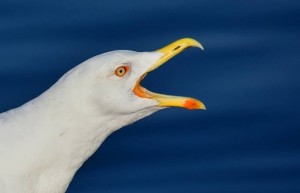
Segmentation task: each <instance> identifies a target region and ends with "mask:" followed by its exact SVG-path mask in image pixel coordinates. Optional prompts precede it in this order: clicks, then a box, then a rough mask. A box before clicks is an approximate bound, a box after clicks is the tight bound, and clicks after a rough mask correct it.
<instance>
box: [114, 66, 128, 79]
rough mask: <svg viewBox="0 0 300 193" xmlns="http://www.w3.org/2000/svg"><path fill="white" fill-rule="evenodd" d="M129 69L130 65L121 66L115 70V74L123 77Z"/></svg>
mask: <svg viewBox="0 0 300 193" xmlns="http://www.w3.org/2000/svg"><path fill="white" fill-rule="evenodd" d="M128 71H129V67H128V66H119V67H118V68H116V70H115V75H116V76H118V77H123V76H124V75H125V74H126V73H127V72H128Z"/></svg>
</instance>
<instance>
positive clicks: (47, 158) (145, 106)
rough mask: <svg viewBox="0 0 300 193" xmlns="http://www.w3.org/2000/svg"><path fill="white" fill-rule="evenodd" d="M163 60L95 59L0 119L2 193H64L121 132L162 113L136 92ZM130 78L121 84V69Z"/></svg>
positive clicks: (140, 56)
mask: <svg viewBox="0 0 300 193" xmlns="http://www.w3.org/2000/svg"><path fill="white" fill-rule="evenodd" d="M159 57H160V54H158V53H157V52H132V51H114V52H109V53H106V54H102V55H98V56H96V57H93V58H91V59H89V60H87V61H85V62H83V63H82V64H80V65H78V66H77V67H75V68H74V69H72V70H70V71H69V72H68V73H66V74H65V75H64V76H63V77H62V78H61V79H60V80H59V81H58V82H57V83H56V84H55V85H53V86H52V87H51V88H50V89H49V90H47V91H46V92H44V93H43V94H42V95H40V96H39V97H37V98H35V99H33V100H32V101H30V102H28V103H26V104H24V105H23V106H21V107H19V108H16V109H13V110H10V111H8V112H5V113H2V114H0V192H1V193H63V192H65V191H66V189H67V187H68V185H69V183H70V181H71V180H72V178H73V176H74V174H75V172H76V171H77V170H78V169H79V168H80V167H81V165H82V164H83V163H84V162H85V161H86V160H87V159H88V158H89V157H90V156H91V155H92V154H93V153H94V152H95V151H96V150H97V148H98V147H99V146H100V145H101V143H102V142H103V140H105V138H106V137H107V136H108V135H109V134H111V133H112V132H114V131H116V130H117V129H119V128H121V127H123V126H125V125H128V124H130V123H132V122H134V121H136V120H138V119H141V118H143V117H145V116H147V115H149V114H151V113H153V112H155V111H157V110H159V108H157V107H156V104H157V102H156V101H155V100H151V99H144V98H140V97H137V96H136V95H134V94H133V93H132V88H133V87H134V85H135V82H136V81H137V80H138V78H139V77H140V76H141V75H142V74H143V73H144V72H145V71H146V70H147V69H148V68H149V67H150V66H151V65H153V64H154V63H155V62H156V61H157V60H158V59H159ZM122 64H126V65H129V66H130V68H131V69H130V72H129V73H128V74H126V75H125V76H124V77H122V78H120V77H117V76H115V75H114V70H115V69H116V68H117V67H118V66H120V65H122Z"/></svg>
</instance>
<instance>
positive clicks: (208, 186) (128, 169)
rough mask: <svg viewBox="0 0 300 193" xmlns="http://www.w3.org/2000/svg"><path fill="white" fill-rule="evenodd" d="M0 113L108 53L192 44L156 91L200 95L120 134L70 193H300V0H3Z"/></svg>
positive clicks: (163, 72)
mask: <svg viewBox="0 0 300 193" xmlns="http://www.w3.org/2000/svg"><path fill="white" fill-rule="evenodd" d="M0 24H1V25H0V56H1V62H0V97H1V100H0V111H1V112H3V111H6V110H8V109H11V108H14V107H18V106H19V105H21V104H23V103H25V102H26V101H28V100H30V99H32V98H34V97H36V96H38V95H39V94H40V93H42V92H43V91H45V90H46V89H47V88H49V87H50V85H52V84H54V83H55V82H56V80H57V79H58V78H59V77H60V76H62V75H63V74H64V73H65V72H66V71H68V70H69V69H71V68H72V67H74V66H76V65H77V64H79V63H81V62H82V61H84V60H86V59H88V58H90V57H92V56H94V55H97V54H99V53H103V52H106V51H110V50H117V49H129V50H136V51H151V50H156V49H158V48H160V47H162V46H165V45H166V44H168V43H170V42H172V41H174V40H177V39H179V38H182V37H193V38H195V39H197V40H199V41H200V42H202V44H203V45H204V47H205V51H200V50H198V49H189V50H186V51H185V52H183V53H182V54H180V55H178V56H177V57H176V58H174V59H173V60H172V61H170V62H168V64H167V65H165V66H163V67H162V68H160V69H158V70H157V71H155V72H153V73H151V75H149V76H148V77H147V78H146V79H145V81H143V85H144V86H146V87H147V88H149V89H150V90H153V91H156V92H162V93H167V94H175V95H188V96H194V97H196V98H199V99H201V100H202V101H203V102H204V103H205V104H206V106H207V109H208V110H207V111H187V110H184V109H176V108H172V109H167V110H164V111H161V112H158V113H156V114H154V115H152V116H150V117H147V118H145V119H143V120H141V121H139V122H137V123H135V124H133V125H130V126H128V127H125V128H123V129H121V130H119V131H117V132H116V133H114V134H112V135H111V136H110V137H109V138H108V139H107V140H106V141H105V142H104V144H102V146H101V148H100V149H99V150H98V151H97V152H96V154H94V155H93V156H92V157H91V158H90V159H89V160H88V161H87V162H86V163H85V165H84V166H83V167H82V168H81V169H80V170H79V171H78V173H77V174H76V176H75V178H74V180H73V182H72V183H71V185H70V187H69V189H68V191H67V192H68V193H79V192H85V193H94V192H103V193H121V192H122V193H124V192H130V193H141V192H143V193H153V192H155V193H165V192H172V193H185V192H187V193H299V192H300V121H299V115H300V108H299V99H300V76H299V72H300V56H299V54H300V48H299V44H300V1H299V0H285V1H280V0H260V1H258V0H254V1H246V0H241V1H229V0H216V1H210V0H184V1H183V0H182V1H180V0H173V1H161V0H160V1H159V0H151V1H138V0H130V1H115V0H112V1H106V2H105V1H96V0H85V1H79V0H75V1H74V0H73V1H33V0H28V1H21V0H16V1H11V0H1V1H0Z"/></svg>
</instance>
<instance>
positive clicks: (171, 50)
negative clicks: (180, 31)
mask: <svg viewBox="0 0 300 193" xmlns="http://www.w3.org/2000/svg"><path fill="white" fill-rule="evenodd" d="M188 47H198V48H200V49H202V50H203V46H202V45H201V44H200V43H199V42H198V41H196V40H194V39H191V38H184V39H180V40H177V41H175V42H173V43H171V44H169V45H167V46H165V47H163V48H161V49H159V50H157V52H159V53H161V54H162V56H161V57H160V59H159V60H158V61H157V62H156V63H155V64H154V65H152V66H151V67H150V68H149V69H148V70H147V71H146V73H144V74H143V75H142V76H141V77H140V78H139V79H138V81H137V82H136V85H135V87H134V89H133V93H134V94H136V95H137V96H139V97H141V98H149V99H154V100H156V101H157V102H158V105H157V106H159V107H183V108H186V109H203V110H205V109H206V108H205V105H204V104H203V103H202V102H201V101H199V100H197V99H194V98H190V97H180V96H170V95H163V94H157V93H153V92H151V91H148V90H147V89H145V88H144V87H142V86H141V85H140V82H141V81H142V79H143V78H144V77H145V76H146V75H147V74H148V73H149V72H151V71H152V70H155V69H156V68H158V67H159V66H161V65H163V64H164V63H166V62H167V61H168V60H170V59H171V58H173V57H174V56H176V55H177V54H179V53H181V52H182V51H183V50H185V49H186V48H188Z"/></svg>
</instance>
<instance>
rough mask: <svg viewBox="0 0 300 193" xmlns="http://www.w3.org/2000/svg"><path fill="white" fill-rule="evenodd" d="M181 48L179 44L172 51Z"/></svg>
mask: <svg viewBox="0 0 300 193" xmlns="http://www.w3.org/2000/svg"><path fill="white" fill-rule="evenodd" d="M179 48H180V46H177V47H176V48H174V49H173V50H172V51H175V50H178V49H179Z"/></svg>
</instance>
